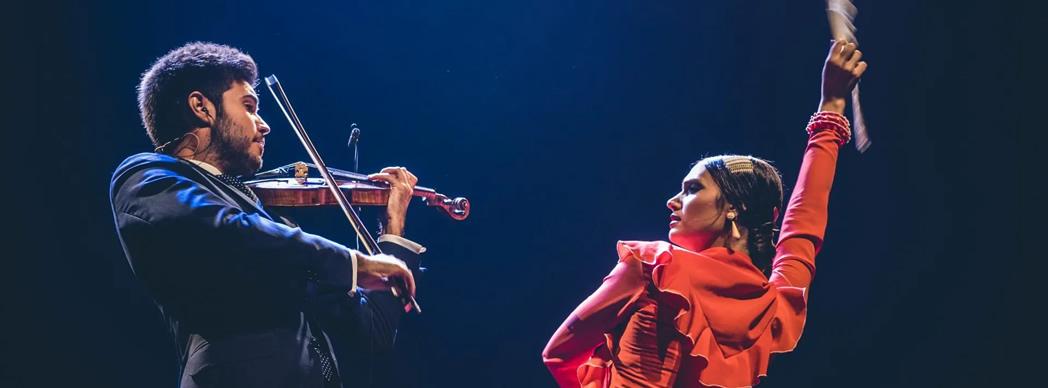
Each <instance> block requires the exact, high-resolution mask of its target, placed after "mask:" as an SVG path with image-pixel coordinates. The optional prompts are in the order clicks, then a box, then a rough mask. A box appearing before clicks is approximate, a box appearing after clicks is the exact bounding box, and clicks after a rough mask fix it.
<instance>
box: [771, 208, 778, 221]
mask: <svg viewBox="0 0 1048 388" xmlns="http://www.w3.org/2000/svg"><path fill="white" fill-rule="evenodd" d="M771 222H772V223H773V224H775V223H778V222H779V207H778V206H776V207H775V208H773V209H771Z"/></svg>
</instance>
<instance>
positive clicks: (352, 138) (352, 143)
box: [346, 123, 360, 172]
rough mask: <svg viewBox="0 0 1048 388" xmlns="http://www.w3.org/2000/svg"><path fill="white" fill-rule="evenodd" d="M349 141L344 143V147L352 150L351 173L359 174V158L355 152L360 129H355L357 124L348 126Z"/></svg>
mask: <svg viewBox="0 0 1048 388" xmlns="http://www.w3.org/2000/svg"><path fill="white" fill-rule="evenodd" d="M349 128H350V131H349V141H347V142H346V147H349V148H352V149H353V172H360V171H359V170H360V156H359V153H358V152H357V143H359V142H360V128H357V123H352V124H349Z"/></svg>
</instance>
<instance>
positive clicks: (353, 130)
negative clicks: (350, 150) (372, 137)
mask: <svg viewBox="0 0 1048 388" xmlns="http://www.w3.org/2000/svg"><path fill="white" fill-rule="evenodd" d="M349 129H350V132H349V141H348V142H346V146H347V147H353V146H355V145H357V142H358V141H360V128H357V123H352V124H349Z"/></svg>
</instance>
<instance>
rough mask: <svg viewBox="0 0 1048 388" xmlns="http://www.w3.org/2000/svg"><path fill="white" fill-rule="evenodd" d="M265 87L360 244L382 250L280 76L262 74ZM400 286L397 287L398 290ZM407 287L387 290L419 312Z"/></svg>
mask: <svg viewBox="0 0 1048 388" xmlns="http://www.w3.org/2000/svg"><path fill="white" fill-rule="evenodd" d="M265 81H266V87H267V88H268V89H269V92H270V93H272V94H273V98H274V99H276V101H277V106H279V107H280V111H281V112H284V117H286V118H287V121H288V123H290V124H291V128H292V129H294V130H295V134H296V135H298V140H299V141H301V142H302V146H303V147H305V148H306V153H308V154H309V158H310V159H312V160H313V164H314V165H316V168H317V171H320V175H322V176H323V177H324V182H325V183H327V187H328V188H329V189H330V190H331V194H332V195H334V196H335V199H336V201H337V202H338V206H339V208H341V209H342V213H343V214H345V215H346V218H347V219H348V220H349V224H350V225H352V226H353V231H354V232H356V234H357V238H358V239H360V242H362V243H363V244H364V249H366V250H367V252H368V254H369V255H375V254H380V253H382V249H380V248H379V246H378V242H376V241H375V239H374V237H371V233H368V230H367V228H366V227H365V226H364V222H363V221H361V220H360V216H359V215H357V211H356V209H354V208H353V206H352V205H351V204H350V202H349V199H348V198H346V194H345V193H343V192H342V190H341V189H340V188H339V184H338V182H337V181H336V180H335V177H334V175H332V174H331V171H330V170H328V167H327V164H324V160H323V159H321V158H320V153H319V152H317V148H316V147H315V146H314V145H313V141H312V140H310V138H309V134H308V133H306V129H305V127H303V126H302V121H301V120H299V119H298V114H296V113H295V109H294V108H292V107H291V100H289V99H288V98H287V94H285V93H284V88H283V87H282V86H280V80H278V79H277V76H276V75H270V76H268V77H266V78H265ZM398 288H400V290H398ZM406 291H407V288H405V287H404V285H403V284H397V285H394V286H392V287H390V292H392V293H393V295H394V296H396V297H399V298H401V301H402V302H404V304H405V306H408V307H407V308H408V309H409V310H410V309H413V310H415V311H416V312H418V313H421V312H422V308H421V307H420V306H419V305H418V302H417V301H415V297H413V296H411V295H408V293H407V292H406Z"/></svg>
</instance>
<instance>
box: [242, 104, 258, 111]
mask: <svg viewBox="0 0 1048 388" xmlns="http://www.w3.org/2000/svg"><path fill="white" fill-rule="evenodd" d="M244 106H245V107H247V111H248V112H254V111H255V106H254V105H251V104H244Z"/></svg>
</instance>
